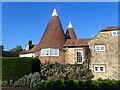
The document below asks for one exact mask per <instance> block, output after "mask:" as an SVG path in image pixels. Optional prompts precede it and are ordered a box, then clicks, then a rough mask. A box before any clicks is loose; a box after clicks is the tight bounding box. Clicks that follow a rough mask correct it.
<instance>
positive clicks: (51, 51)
mask: <svg viewBox="0 0 120 90" xmlns="http://www.w3.org/2000/svg"><path fill="white" fill-rule="evenodd" d="M41 56H59V49H53V48H46V49H41Z"/></svg>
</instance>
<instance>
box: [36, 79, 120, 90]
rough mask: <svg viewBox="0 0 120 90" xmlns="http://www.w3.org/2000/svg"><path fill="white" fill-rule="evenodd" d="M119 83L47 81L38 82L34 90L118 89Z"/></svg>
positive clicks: (109, 81) (105, 81)
mask: <svg viewBox="0 0 120 90" xmlns="http://www.w3.org/2000/svg"><path fill="white" fill-rule="evenodd" d="M118 82H120V81H115V80H103V81H94V80H93V81H92V80H47V81H42V82H40V83H39V84H38V85H37V86H36V88H119V87H120V83H118Z"/></svg>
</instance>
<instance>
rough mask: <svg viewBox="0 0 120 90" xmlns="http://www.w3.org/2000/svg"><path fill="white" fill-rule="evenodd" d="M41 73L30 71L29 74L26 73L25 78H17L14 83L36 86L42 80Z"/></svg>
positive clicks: (19, 85)
mask: <svg viewBox="0 0 120 90" xmlns="http://www.w3.org/2000/svg"><path fill="white" fill-rule="evenodd" d="M40 77H41V74H40V73H38V72H35V73H34V74H32V73H30V74H29V75H25V76H24V77H23V78H21V79H19V80H17V81H16V82H15V83H14V87H30V88H35V87H36V85H37V84H38V83H39V82H40V81H41V78H40Z"/></svg>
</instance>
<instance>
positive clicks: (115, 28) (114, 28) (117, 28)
mask: <svg viewBox="0 0 120 90" xmlns="http://www.w3.org/2000/svg"><path fill="white" fill-rule="evenodd" d="M112 30H120V27H115V26H109V27H107V28H105V29H102V30H100V32H102V31H112Z"/></svg>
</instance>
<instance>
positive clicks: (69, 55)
mask: <svg viewBox="0 0 120 90" xmlns="http://www.w3.org/2000/svg"><path fill="white" fill-rule="evenodd" d="M77 50H81V51H83V58H84V48H83V47H71V48H66V53H65V63H66V64H76V51H77Z"/></svg>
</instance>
